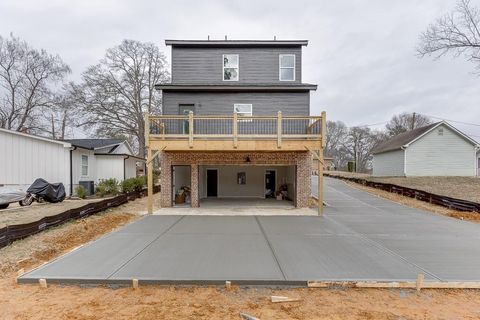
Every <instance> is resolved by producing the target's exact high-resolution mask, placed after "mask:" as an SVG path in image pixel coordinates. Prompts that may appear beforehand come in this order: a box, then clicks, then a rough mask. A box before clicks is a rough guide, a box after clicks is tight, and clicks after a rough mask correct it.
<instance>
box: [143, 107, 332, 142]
mask: <svg viewBox="0 0 480 320" xmlns="http://www.w3.org/2000/svg"><path fill="white" fill-rule="evenodd" d="M148 123H149V127H150V137H151V138H161V139H174V140H179V139H180V140H184V139H185V140H186V139H188V140H189V141H191V142H193V140H195V139H207V140H208V139H212V140H219V139H228V140H230V139H231V140H233V141H234V142H236V141H238V140H242V139H258V140H269V139H272V140H274V139H277V140H278V141H279V142H280V141H281V140H282V139H295V140H303V139H319V138H320V137H321V136H322V132H323V131H322V130H325V128H322V126H325V124H324V122H322V117H321V116H283V115H282V113H281V112H278V114H277V115H274V116H241V115H238V114H236V113H235V114H232V115H208V116H207V115H193V113H190V114H188V115H163V116H148Z"/></svg>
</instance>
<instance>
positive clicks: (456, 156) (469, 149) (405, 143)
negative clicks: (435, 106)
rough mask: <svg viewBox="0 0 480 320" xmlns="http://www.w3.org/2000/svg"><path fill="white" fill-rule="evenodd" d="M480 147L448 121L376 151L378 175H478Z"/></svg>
mask: <svg viewBox="0 0 480 320" xmlns="http://www.w3.org/2000/svg"><path fill="white" fill-rule="evenodd" d="M479 148H480V146H479V144H478V143H477V142H476V141H475V140H473V139H472V138H470V137H468V136H467V135H465V134H464V133H462V132H460V131H459V130H458V129H456V128H455V127H453V126H452V125H450V124H449V123H447V122H445V121H441V122H437V123H433V124H431V125H428V126H425V127H421V128H417V129H414V130H411V131H408V132H405V133H401V134H399V135H397V136H395V137H393V138H392V139H390V140H388V141H385V142H384V143H382V144H381V145H379V146H378V147H376V148H375V149H374V150H373V175H374V176H472V177H473V176H476V175H478V170H479V167H480V159H479V153H478V151H479Z"/></svg>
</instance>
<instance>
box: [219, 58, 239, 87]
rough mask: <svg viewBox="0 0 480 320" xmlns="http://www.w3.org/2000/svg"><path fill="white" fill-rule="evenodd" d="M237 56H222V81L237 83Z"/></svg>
mask: <svg viewBox="0 0 480 320" xmlns="http://www.w3.org/2000/svg"><path fill="white" fill-rule="evenodd" d="M238 60H239V58H238V54H224V55H223V81H238V73H239V70H238Z"/></svg>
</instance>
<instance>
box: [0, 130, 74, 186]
mask: <svg viewBox="0 0 480 320" xmlns="http://www.w3.org/2000/svg"><path fill="white" fill-rule="evenodd" d="M71 147H72V146H71V144H70V143H68V142H66V141H58V140H53V139H48V138H44V137H39V136H35V135H31V134H27V133H23V132H18V131H12V130H6V129H0V150H1V152H0V186H2V185H3V186H11V187H16V188H19V189H21V190H24V191H25V190H27V189H28V187H29V186H30V185H31V184H32V183H33V181H35V179H37V178H44V179H45V180H47V181H49V182H52V183H54V182H61V183H63V184H64V185H65V191H66V192H67V195H69V194H70V188H69V185H70V150H71Z"/></svg>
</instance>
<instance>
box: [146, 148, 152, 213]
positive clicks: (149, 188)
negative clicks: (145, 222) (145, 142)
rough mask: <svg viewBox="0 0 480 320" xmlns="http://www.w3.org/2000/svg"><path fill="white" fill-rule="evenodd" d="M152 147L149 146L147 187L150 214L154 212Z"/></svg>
mask: <svg viewBox="0 0 480 320" xmlns="http://www.w3.org/2000/svg"><path fill="white" fill-rule="evenodd" d="M152 154H153V152H152V149H151V148H148V157H147V168H148V169H147V188H148V199H147V211H148V213H149V214H152V213H153V159H152Z"/></svg>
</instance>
